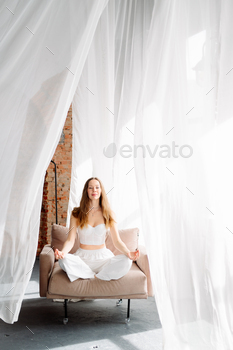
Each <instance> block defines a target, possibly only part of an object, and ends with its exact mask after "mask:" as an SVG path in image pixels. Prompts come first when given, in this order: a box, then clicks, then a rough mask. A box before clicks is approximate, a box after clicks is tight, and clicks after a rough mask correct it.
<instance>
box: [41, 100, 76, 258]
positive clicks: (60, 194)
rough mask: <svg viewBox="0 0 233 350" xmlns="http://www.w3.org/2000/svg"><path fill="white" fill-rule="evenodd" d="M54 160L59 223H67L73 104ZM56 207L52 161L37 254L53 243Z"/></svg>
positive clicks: (46, 186)
mask: <svg viewBox="0 0 233 350" xmlns="http://www.w3.org/2000/svg"><path fill="white" fill-rule="evenodd" d="M52 160H53V161H54V162H55V163H56V164H57V210H58V223H59V224H61V225H65V224H66V218H67V208H68V201H69V190H70V178H71V167H72V105H71V106H70V109H69V111H68V113H67V118H66V122H65V125H64V128H63V131H62V134H61V138H60V141H59V144H58V146H57V148H56V151H55V153H54V156H53V159H52ZM55 208H56V206H55V172H54V164H53V163H50V165H49V167H48V169H47V171H46V174H45V180H44V190H43V199H42V206H41V220H40V233H39V241H38V247H37V256H38V255H39V254H40V252H41V250H42V249H43V247H44V245H45V244H48V243H51V237H50V232H51V226H52V225H53V224H54V223H56V209H55Z"/></svg>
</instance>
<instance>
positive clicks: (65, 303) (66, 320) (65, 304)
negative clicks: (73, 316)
mask: <svg viewBox="0 0 233 350" xmlns="http://www.w3.org/2000/svg"><path fill="white" fill-rule="evenodd" d="M67 300H68V299H65V300H64V307H65V317H64V318H63V324H67V322H68V317H67Z"/></svg>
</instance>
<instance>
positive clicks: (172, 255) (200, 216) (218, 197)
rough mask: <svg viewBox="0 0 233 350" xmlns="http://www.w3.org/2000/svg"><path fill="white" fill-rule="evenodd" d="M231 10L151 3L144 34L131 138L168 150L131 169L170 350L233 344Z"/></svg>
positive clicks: (213, 348)
mask: <svg viewBox="0 0 233 350" xmlns="http://www.w3.org/2000/svg"><path fill="white" fill-rule="evenodd" d="M231 11H232V4H231V2H230V1H227V2H224V1H223V2H220V1H213V2H209V1H197V2H195V3H194V2H192V1H189V2H187V1H169V0H168V1H164V2H162V3H161V2H159V1H155V7H154V11H153V16H152V21H151V28H150V31H149V35H148V40H147V47H146V58H145V60H144V63H145V64H144V67H143V74H142V76H143V79H142V84H141V92H140V101H139V103H138V108H137V113H136V118H135V143H136V144H145V143H147V144H150V145H151V147H155V145H160V146H163V147H164V148H163V149H164V151H165V153H159V154H158V153H157V154H156V156H154V157H152V158H150V157H147V158H142V157H136V158H135V172H136V176H137V188H138V191H139V198H140V204H141V216H142V227H143V233H144V238H145V242H146V246H147V249H148V254H149V260H150V264H151V268H152V276H153V282H154V283H153V285H154V290H155V296H156V301H157V306H158V309H159V315H160V319H161V322H162V325H163V332H164V349H169V350H170V349H173V350H176V349H177V350H178V349H182V350H183V349H187V350H194V349H195V350H198V349H202V350H207V349H208V350H209V349H211V350H216V349H217V350H223V349H230V348H231V347H232V343H233V339H232V331H231V323H232V317H233V314H232V306H233V304H232V300H231V291H232V274H233V264H232V262H233V261H232V260H233V259H232V254H230V251H232V248H233V239H232V232H233V231H232V229H231V227H232V215H231V214H230V212H231V208H232V206H231V198H232V180H231V179H232V171H233V169H232V165H231V164H230V162H229V159H230V153H231V149H232V146H233V145H232V138H231V137H230V130H232V116H231V111H232V99H231V98H230V96H229V94H230V89H231V87H232V79H231V77H230V73H229V76H228V74H227V72H228V71H230V69H231V68H232V67H231V66H230V62H231V60H232V50H231V49H230V36H231V34H232V33H231V32H232V28H231V27H230V17H229V13H231ZM152 77H153V79H152ZM161 148H162V147H161ZM161 148H160V147H159V150H160V149H161ZM169 150H170V151H169Z"/></svg>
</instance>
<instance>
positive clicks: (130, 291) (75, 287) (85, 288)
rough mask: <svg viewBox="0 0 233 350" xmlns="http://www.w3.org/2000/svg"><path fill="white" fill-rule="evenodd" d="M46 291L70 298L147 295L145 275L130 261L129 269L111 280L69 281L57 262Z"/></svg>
mask: <svg viewBox="0 0 233 350" xmlns="http://www.w3.org/2000/svg"><path fill="white" fill-rule="evenodd" d="M48 293H49V294H51V295H55V296H56V295H59V297H61V296H64V297H68V298H70V297H72V298H84V299H85V298H93V299H98V298H101V299H105V298H110V299H111V298H113V299H114V298H117V297H120V296H125V297H127V296H129V295H130V296H131V297H133V296H134V295H135V296H137V298H138V297H139V298H140V295H141V297H142V298H143V297H144V298H145V297H147V278H146V275H145V274H144V273H143V272H142V271H141V270H140V269H139V268H138V266H137V265H136V264H135V263H132V267H131V269H130V271H129V272H128V273H127V274H126V275H125V276H124V277H122V278H120V279H118V280H112V281H101V280H98V279H95V278H93V279H77V280H75V281H73V282H70V280H69V278H68V276H67V274H66V273H65V272H64V271H63V270H62V269H61V268H60V266H59V264H58V262H56V263H55V265H54V270H53V273H52V275H51V278H50V281H49V288H48Z"/></svg>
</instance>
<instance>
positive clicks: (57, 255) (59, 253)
mask: <svg viewBox="0 0 233 350" xmlns="http://www.w3.org/2000/svg"><path fill="white" fill-rule="evenodd" d="M54 254H55V258H56V260H59V259H63V258H64V256H65V254H64V253H63V252H61V251H60V250H58V249H55V252H54Z"/></svg>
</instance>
